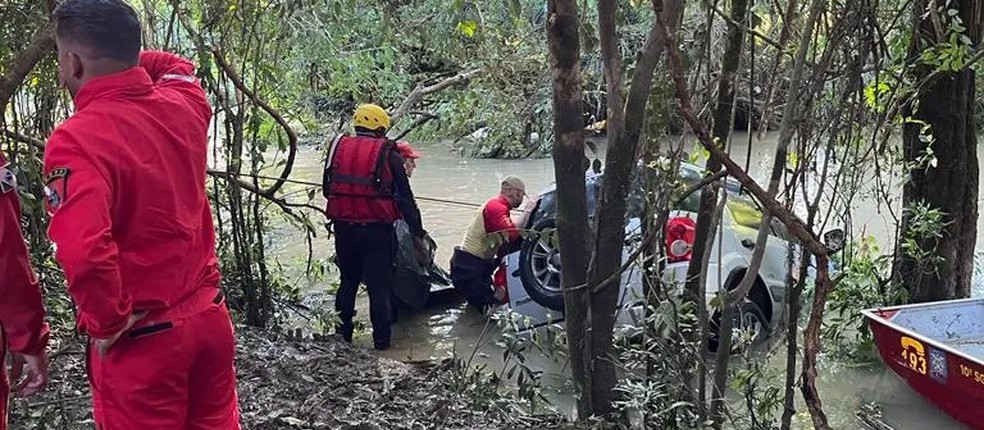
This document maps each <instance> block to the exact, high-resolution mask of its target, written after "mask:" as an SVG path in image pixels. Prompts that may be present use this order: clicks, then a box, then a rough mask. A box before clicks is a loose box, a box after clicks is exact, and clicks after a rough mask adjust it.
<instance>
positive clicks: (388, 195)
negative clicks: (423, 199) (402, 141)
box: [327, 136, 400, 223]
mask: <svg viewBox="0 0 984 430" xmlns="http://www.w3.org/2000/svg"><path fill="white" fill-rule="evenodd" d="M392 152H393V146H392V145H387V141H386V140H385V139H382V138H373V137H367V136H354V137H353V136H343V137H342V138H341V139H339V140H338V142H337V143H336V144H335V147H334V148H332V150H331V153H332V155H331V157H332V158H331V168H330V170H329V172H328V175H329V176H328V178H329V182H328V189H327V197H328V207H327V212H328V218H331V219H333V220H338V221H343V222H366V223H369V222H373V223H377V222H378V223H392V222H393V221H396V220H398V219H400V209H399V208H398V207H397V205H396V200H395V199H394V194H393V192H394V187H393V172H392V170H391V169H390V166H389V164H390V163H389V156H390V154H391V153H392Z"/></svg>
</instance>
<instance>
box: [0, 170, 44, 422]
mask: <svg viewBox="0 0 984 430" xmlns="http://www.w3.org/2000/svg"><path fill="white" fill-rule="evenodd" d="M8 169H9V166H8V165H7V160H5V159H4V157H3V154H0V430H3V429H6V428H7V400H8V399H7V396H8V393H9V391H10V385H9V383H8V381H7V374H6V368H7V366H6V363H5V362H4V360H3V358H4V357H6V355H7V351H6V349H7V347H8V346H9V347H10V350H11V351H14V352H19V353H23V354H27V355H38V354H40V353H41V352H42V351H44V348H45V347H46V346H47V344H48V325H47V324H46V323H45V322H44V307H43V306H42V304H41V290H40V289H39V288H38V279H37V277H36V276H34V272H33V271H32V270H31V263H30V260H29V259H28V254H27V246H26V245H25V244H24V237H23V236H22V235H21V230H20V219H21V212H20V202H19V201H18V198H17V189H16V186H15V185H16V184H15V182H16V181H15V180H14V179H13V174H12V173H10V171H9V170H8Z"/></svg>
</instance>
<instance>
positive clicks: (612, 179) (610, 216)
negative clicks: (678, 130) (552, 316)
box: [565, 0, 681, 415]
mask: <svg viewBox="0 0 984 430" xmlns="http://www.w3.org/2000/svg"><path fill="white" fill-rule="evenodd" d="M680 5H681V3H680V2H679V1H673V2H671V4H670V11H671V13H673V12H674V11H676V10H678V9H676V8H679V7H680ZM653 6H654V8H656V3H655V2H654V4H653ZM617 9H618V2H616V1H615V0H599V2H598V29H599V33H600V40H601V55H602V61H603V62H604V66H605V81H606V83H607V90H608V98H607V104H608V118H607V126H608V153H607V155H606V156H605V179H604V181H603V182H602V185H601V196H600V197H599V199H598V207H597V209H596V211H595V222H596V223H597V229H596V230H595V231H596V234H597V236H596V241H595V247H594V252H593V253H592V256H591V265H590V268H589V271H588V285H590V286H591V292H590V296H589V300H590V304H589V311H590V316H589V317H590V321H591V325H590V330H589V333H590V343H589V345H590V347H591V351H590V354H591V355H590V361H589V362H588V363H587V364H588V372H589V374H590V377H589V380H590V391H589V393H588V394H590V397H591V400H590V402H589V405H590V406H591V408H592V411H591V412H592V413H594V414H595V415H604V414H606V413H608V412H611V410H612V408H613V404H612V402H613V400H614V398H615V397H614V395H615V391H614V389H615V385H616V382H617V380H616V374H615V362H616V360H615V359H614V357H612V356H611V352H612V334H613V332H614V329H615V316H616V314H617V307H618V298H619V295H620V294H619V293H620V292H621V285H622V283H621V282H620V281H616V282H608V283H606V280H607V279H610V278H612V277H613V276H616V277H617V276H618V272H619V271H620V270H621V267H622V251H623V245H624V242H625V210H626V200H627V198H628V194H629V186H630V185H631V180H632V174H633V172H634V170H635V166H636V162H637V161H638V159H637V158H636V153H637V152H638V147H639V140H640V137H641V135H642V127H643V125H644V122H645V108H646V102H647V100H648V99H649V90H650V88H652V82H653V71H655V70H656V63H657V61H658V59H659V56H660V54H661V53H662V52H663V45H664V39H663V37H662V36H661V35H660V32H659V31H658V24H657V23H656V21H655V20H654V21H653V24H652V27H651V29H650V31H649V36H648V37H647V39H646V45H645V47H644V48H643V51H642V52H641V53H640V55H639V58H638V59H637V60H636V68H635V72H634V74H633V76H632V83H631V85H630V87H629V92H628V100H627V101H623V99H622V74H623V69H622V57H621V54H620V53H619V50H618V38H617V37H618V36H617V33H616V24H615V15H616V13H617ZM582 180H583V179H582ZM565 266H566V262H565Z"/></svg>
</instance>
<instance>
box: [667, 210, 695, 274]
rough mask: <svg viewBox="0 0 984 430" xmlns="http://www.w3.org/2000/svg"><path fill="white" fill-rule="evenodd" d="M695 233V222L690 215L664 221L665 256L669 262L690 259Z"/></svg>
mask: <svg viewBox="0 0 984 430" xmlns="http://www.w3.org/2000/svg"><path fill="white" fill-rule="evenodd" d="M696 235H697V222H696V221H694V220H693V219H691V218H690V217H685V216H680V217H675V218H670V219H669V220H668V221H667V222H666V257H667V259H668V260H669V262H670V263H678V262H681V261H690V252H691V250H692V249H693V247H694V239H695V238H696Z"/></svg>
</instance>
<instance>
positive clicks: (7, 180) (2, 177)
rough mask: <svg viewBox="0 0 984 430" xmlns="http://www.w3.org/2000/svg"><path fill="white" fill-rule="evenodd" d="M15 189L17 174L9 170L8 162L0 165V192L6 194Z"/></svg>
mask: <svg viewBox="0 0 984 430" xmlns="http://www.w3.org/2000/svg"><path fill="white" fill-rule="evenodd" d="M16 189H17V175H15V174H14V172H13V171H12V170H10V164H4V165H2V166H0V194H7V193H9V192H11V191H13V190H16Z"/></svg>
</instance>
